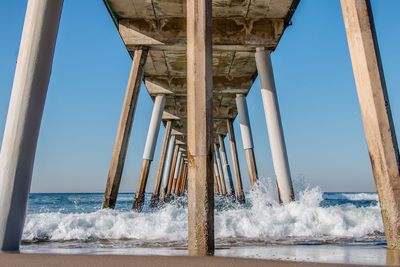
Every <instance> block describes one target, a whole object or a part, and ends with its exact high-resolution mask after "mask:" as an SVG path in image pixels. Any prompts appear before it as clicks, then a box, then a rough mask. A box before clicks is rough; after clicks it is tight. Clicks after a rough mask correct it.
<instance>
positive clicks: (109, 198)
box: [103, 49, 147, 209]
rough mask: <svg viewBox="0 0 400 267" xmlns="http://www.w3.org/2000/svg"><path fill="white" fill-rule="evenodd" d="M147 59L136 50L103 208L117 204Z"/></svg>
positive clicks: (143, 52)
mask: <svg viewBox="0 0 400 267" xmlns="http://www.w3.org/2000/svg"><path fill="white" fill-rule="evenodd" d="M146 59H147V49H144V50H140V49H137V50H135V54H134V56H133V61H132V67H131V72H130V74H129V81H128V85H127V87H126V93H125V100H124V104H123V106H122V112H121V117H120V120H119V125H118V130H117V136H116V137H115V143H114V150H113V154H112V159H111V163H110V169H109V171H108V175H107V185H106V191H105V194H104V201H103V208H111V209H113V208H114V207H115V203H116V202H117V196H118V190H119V185H120V183H121V177H122V171H123V170H124V165H125V158H126V152H127V150H128V144H129V137H130V135H131V129H132V124H133V118H134V117H135V110H136V102H137V99H138V96H139V90H140V85H141V82H142V76H143V71H144V65H145V64H146Z"/></svg>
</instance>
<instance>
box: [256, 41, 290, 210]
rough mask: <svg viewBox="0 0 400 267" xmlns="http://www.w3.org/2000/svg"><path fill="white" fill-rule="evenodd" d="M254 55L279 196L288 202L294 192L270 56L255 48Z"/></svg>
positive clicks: (264, 51)
mask: <svg viewBox="0 0 400 267" xmlns="http://www.w3.org/2000/svg"><path fill="white" fill-rule="evenodd" d="M255 57H256V64H257V71H258V76H259V77H260V84H261V95H262V100H263V106H264V113H265V119H266V121H267V129H268V136H269V143H270V147H271V153H272V161H273V164H274V169H275V174H276V180H277V185H278V190H279V196H280V200H281V201H282V202H283V203H288V202H290V201H293V200H294V192H293V185H292V178H291V176H290V169H289V161H288V156H287V152H286V145H285V138H284V136H283V129H282V121H281V115H280V112H279V103H278V97H277V95H276V88H275V81H274V73H273V70H272V63H271V56H270V52H269V51H268V50H265V49H264V48H257V51H256V54H255Z"/></svg>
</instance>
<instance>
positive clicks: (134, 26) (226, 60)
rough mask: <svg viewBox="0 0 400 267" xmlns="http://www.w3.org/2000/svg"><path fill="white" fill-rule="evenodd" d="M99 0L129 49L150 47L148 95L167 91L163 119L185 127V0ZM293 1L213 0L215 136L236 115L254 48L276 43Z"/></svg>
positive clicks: (249, 80) (252, 74)
mask: <svg viewBox="0 0 400 267" xmlns="http://www.w3.org/2000/svg"><path fill="white" fill-rule="evenodd" d="M104 2H105V4H106V6H107V7H108V10H109V12H110V14H111V15H112V17H113V19H114V22H115V24H116V26H117V28H118V31H119V33H120V35H121V38H122V40H123V41H124V43H125V46H126V48H127V50H128V51H129V53H130V54H131V55H132V56H133V53H134V51H135V50H136V49H139V48H141V47H147V48H148V49H149V54H148V58H147V62H146V64H145V69H144V74H143V79H144V82H145V85H146V88H147V90H148V92H149V94H150V95H151V96H152V97H153V99H154V97H155V96H156V95H158V94H167V99H166V103H165V111H164V115H163V119H164V120H166V119H168V118H172V119H175V120H174V121H173V124H172V128H173V129H174V130H176V131H179V132H182V133H186V126H187V124H186V118H187V108H188V107H187V94H186V93H187V86H186V73H187V61H186V40H187V38H186V1H176V0H152V1H143V0H105V1H104ZM298 3H299V0H271V1H264V0H263V1H261V0H258V1H250V0H240V1H229V0H217V1H215V0H214V1H212V12H213V13H212V31H213V93H214V94H213V114H214V115H213V117H214V133H215V134H214V137H216V138H218V134H223V135H225V134H226V133H227V131H228V129H227V123H226V119H234V118H235V117H236V116H237V108H236V103H235V97H236V94H244V95H247V94H248V92H249V90H250V88H251V85H252V84H253V82H254V80H255V78H256V77H257V68H256V63H255V57H254V53H255V51H256V48H257V47H264V48H266V49H269V50H274V49H275V48H276V46H277V44H278V42H279V40H280V38H281V37H282V35H283V32H284V30H285V28H286V27H287V26H288V24H289V22H290V19H291V17H292V15H293V12H294V11H295V9H296V7H297V5H298ZM179 138H184V136H181V137H179ZM216 141H217V139H216Z"/></svg>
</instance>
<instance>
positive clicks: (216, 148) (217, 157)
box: [214, 143, 227, 195]
mask: <svg viewBox="0 0 400 267" xmlns="http://www.w3.org/2000/svg"><path fill="white" fill-rule="evenodd" d="M214 158H215V159H214V160H215V163H216V165H217V170H218V176H217V177H218V178H219V184H220V186H221V194H222V195H226V193H227V190H226V184H225V176H224V171H223V169H222V163H221V157H220V155H219V146H218V145H217V144H215V143H214Z"/></svg>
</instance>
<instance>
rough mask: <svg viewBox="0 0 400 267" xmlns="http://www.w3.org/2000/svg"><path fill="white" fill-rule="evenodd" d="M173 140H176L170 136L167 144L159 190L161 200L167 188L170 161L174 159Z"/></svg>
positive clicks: (174, 136) (173, 136)
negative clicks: (160, 188)
mask: <svg viewBox="0 0 400 267" xmlns="http://www.w3.org/2000/svg"><path fill="white" fill-rule="evenodd" d="M175 140H176V135H171V138H170V140H169V144H168V151H167V157H166V159H165V166H164V171H163V176H162V190H161V198H162V199H163V198H164V196H165V194H166V191H167V188H168V180H169V175H170V173H171V166H172V160H173V157H174V148H175Z"/></svg>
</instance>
